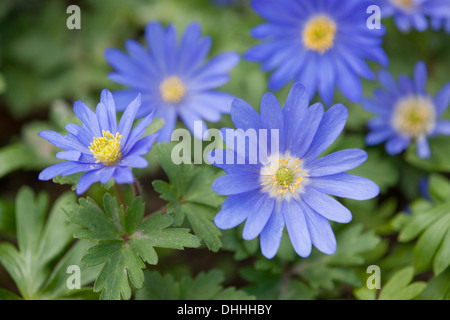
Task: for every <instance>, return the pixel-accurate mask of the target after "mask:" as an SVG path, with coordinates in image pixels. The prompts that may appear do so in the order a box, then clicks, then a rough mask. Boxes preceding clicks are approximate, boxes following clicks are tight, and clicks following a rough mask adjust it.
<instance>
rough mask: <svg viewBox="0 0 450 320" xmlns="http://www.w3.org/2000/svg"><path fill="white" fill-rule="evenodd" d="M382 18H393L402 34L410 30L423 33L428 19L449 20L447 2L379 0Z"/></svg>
mask: <svg viewBox="0 0 450 320" xmlns="http://www.w3.org/2000/svg"><path fill="white" fill-rule="evenodd" d="M379 1H380V6H381V13H382V15H383V17H385V18H387V17H391V16H393V17H394V21H395V24H396V25H397V28H398V29H399V30H400V31H402V32H408V31H410V30H411V29H416V30H417V31H425V30H427V29H428V24H429V22H428V19H427V18H430V19H432V21H433V20H434V19H438V20H440V19H450V1H448V0H379Z"/></svg>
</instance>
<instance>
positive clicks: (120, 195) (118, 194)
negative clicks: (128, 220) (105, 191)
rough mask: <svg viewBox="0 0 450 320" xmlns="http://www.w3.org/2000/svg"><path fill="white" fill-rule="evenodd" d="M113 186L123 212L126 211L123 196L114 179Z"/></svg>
mask: <svg viewBox="0 0 450 320" xmlns="http://www.w3.org/2000/svg"><path fill="white" fill-rule="evenodd" d="M114 188H115V189H116V195H117V197H118V198H119V201H120V204H121V205H122V206H123V210H124V213H125V214H126V212H127V205H126V204H125V200H124V198H123V194H122V190H120V186H119V185H118V184H117V182H115V181H114Z"/></svg>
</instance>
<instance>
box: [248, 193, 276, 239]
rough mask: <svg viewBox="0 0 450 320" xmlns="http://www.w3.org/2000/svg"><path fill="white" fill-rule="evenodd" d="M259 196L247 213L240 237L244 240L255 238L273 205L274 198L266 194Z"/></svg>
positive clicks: (264, 223) (262, 227)
mask: <svg viewBox="0 0 450 320" xmlns="http://www.w3.org/2000/svg"><path fill="white" fill-rule="evenodd" d="M260 195H261V196H260V198H259V199H258V201H257V202H255V203H254V208H253V210H252V211H251V212H250V213H249V215H248V218H247V221H246V222H245V226H244V230H243V232H242V237H243V238H244V239H245V240H252V239H254V238H256V237H257V236H258V235H259V234H260V233H261V232H262V230H263V229H264V227H265V226H266V224H267V221H269V218H270V216H271V214H272V212H273V209H274V206H275V198H271V197H268V196H267V195H266V194H260Z"/></svg>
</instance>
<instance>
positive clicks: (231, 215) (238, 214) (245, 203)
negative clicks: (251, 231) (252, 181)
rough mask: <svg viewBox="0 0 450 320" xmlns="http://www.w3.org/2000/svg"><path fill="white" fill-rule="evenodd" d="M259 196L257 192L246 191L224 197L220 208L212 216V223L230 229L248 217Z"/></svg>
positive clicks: (220, 227)
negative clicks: (213, 216)
mask: <svg viewBox="0 0 450 320" xmlns="http://www.w3.org/2000/svg"><path fill="white" fill-rule="evenodd" d="M260 197H261V194H260V193H259V192H253V191H251V192H246V193H240V194H236V195H232V196H229V197H228V198H227V199H225V201H224V203H223V205H222V209H221V210H220V211H219V213H217V215H216V216H215V218H214V223H215V224H216V226H217V227H218V228H219V229H223V230H226V229H231V228H234V227H236V226H238V225H239V224H241V223H242V222H244V220H245V219H246V218H247V217H248V215H249V214H250V212H252V211H253V209H254V206H255V202H256V201H258V199H259V198H260Z"/></svg>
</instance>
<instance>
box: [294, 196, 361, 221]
mask: <svg viewBox="0 0 450 320" xmlns="http://www.w3.org/2000/svg"><path fill="white" fill-rule="evenodd" d="M301 199H302V200H303V201H304V202H305V203H306V205H308V206H309V207H310V208H311V209H313V210H314V211H316V212H317V213H319V214H320V215H322V216H323V217H325V218H327V219H328V220H332V221H336V222H339V223H348V222H350V221H351V220H352V214H351V212H350V210H348V209H347V208H346V207H344V206H343V205H342V204H341V203H340V202H339V201H337V200H335V199H334V198H332V197H330V196H328V195H326V194H323V193H322V192H319V191H317V190H316V189H314V188H313V187H311V188H307V189H306V190H305V192H304V193H303V194H302V195H301Z"/></svg>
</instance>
